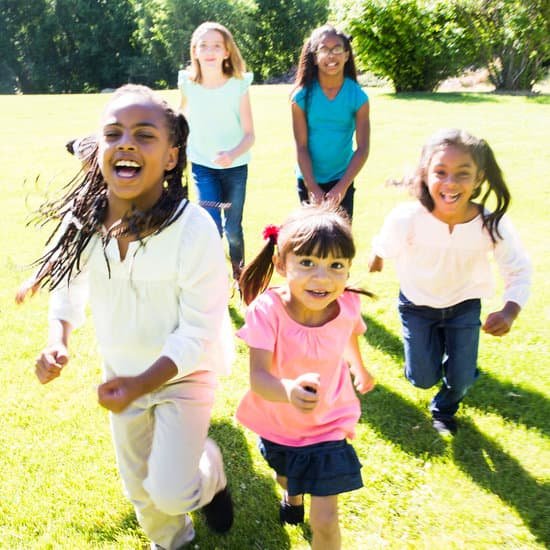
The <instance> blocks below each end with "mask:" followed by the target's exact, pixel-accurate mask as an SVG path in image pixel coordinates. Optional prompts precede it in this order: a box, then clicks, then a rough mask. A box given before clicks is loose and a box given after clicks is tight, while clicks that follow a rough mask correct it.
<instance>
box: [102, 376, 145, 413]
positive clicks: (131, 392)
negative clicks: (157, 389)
mask: <svg viewBox="0 0 550 550" xmlns="http://www.w3.org/2000/svg"><path fill="white" fill-rule="evenodd" d="M141 395H142V392H141V391H140V386H139V383H138V381H137V379H136V378H135V377H132V376H119V377H117V378H112V379H111V380H108V381H107V382H104V383H103V384H101V385H100V386H98V388H97V399H98V401H99V404H100V405H101V406H102V407H105V408H106V409H108V410H110V411H111V412H114V413H120V412H122V411H123V410H124V409H125V408H126V407H128V405H129V404H130V403H132V401H134V400H135V399H137V398H138V397H140V396H141Z"/></svg>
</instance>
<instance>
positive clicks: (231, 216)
mask: <svg viewBox="0 0 550 550" xmlns="http://www.w3.org/2000/svg"><path fill="white" fill-rule="evenodd" d="M191 173H192V174H193V179H194V180H195V185H196V186H197V190H198V195H199V197H198V198H199V203H201V202H204V203H206V205H205V206H204V208H205V209H206V210H207V211H208V213H209V214H210V216H212V219H213V220H214V221H215V222H216V225H217V227H218V231H219V232H220V236H222V235H223V233H224V232H225V236H226V237H227V241H228V243H229V257H230V258H231V263H232V264H234V265H240V264H242V263H243V262H244V237H243V226H242V220H243V208H244V200H245V196H246V179H247V177H248V165H246V164H243V165H242V166H235V167H233V168H219V169H218V168H209V167H208V166H202V165H201V164H194V163H192V164H191ZM213 203H229V207H228V208H225V209H224V210H223V218H224V219H223V222H222V209H221V208H219V207H216V206H211V204H213ZM209 204H210V205H209Z"/></svg>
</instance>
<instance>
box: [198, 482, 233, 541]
mask: <svg viewBox="0 0 550 550" xmlns="http://www.w3.org/2000/svg"><path fill="white" fill-rule="evenodd" d="M202 511H203V513H204V518H205V519H206V524H207V525H208V527H209V528H210V529H211V530H212V531H214V532H215V533H220V534H221V533H227V531H229V529H231V526H232V525H233V500H232V499H231V493H230V492H229V489H228V488H227V487H226V488H225V489H222V490H221V491H219V492H217V493H216V494H215V495H214V498H213V499H212V500H211V501H210V502H209V503H208V504H206V505H205V506H203V508H202Z"/></svg>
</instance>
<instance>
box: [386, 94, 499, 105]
mask: <svg viewBox="0 0 550 550" xmlns="http://www.w3.org/2000/svg"><path fill="white" fill-rule="evenodd" d="M384 95H386V96H387V97H391V98H392V99H397V100H402V101H411V100H415V101H418V100H424V101H436V102H438V103H498V101H499V99H498V95H497V94H494V93H493V92H414V93H413V92H411V93H401V94H384Z"/></svg>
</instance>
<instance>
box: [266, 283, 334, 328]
mask: <svg viewBox="0 0 550 550" xmlns="http://www.w3.org/2000/svg"><path fill="white" fill-rule="evenodd" d="M280 288H282V287H280V286H277V287H270V288H269V289H268V292H269V294H270V295H271V296H275V299H274V301H275V302H276V303H277V307H279V308H280V309H281V311H282V312H283V315H284V316H285V317H286V319H287V320H288V321H290V322H291V323H292V324H294V325H297V326H299V327H301V328H303V329H307V330H319V329H324V328H325V327H326V326H327V325H330V323H333V322H334V321H336V320H337V319H338V318H339V317H340V316H341V315H342V304H341V303H340V299H341V297H342V295H340V296H338V298H336V300H335V301H336V304H337V305H338V313H337V314H336V315H335V316H334V317H333V318H332V319H329V320H328V321H326V322H325V323H323V324H322V325H315V326H312V325H304V324H303V323H300V322H299V321H296V319H294V318H293V317H291V315H290V314H289V312H288V311H287V309H286V307H285V304H284V302H283V298H282V296H281V295H280V294H279V292H278V291H277V289H280Z"/></svg>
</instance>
